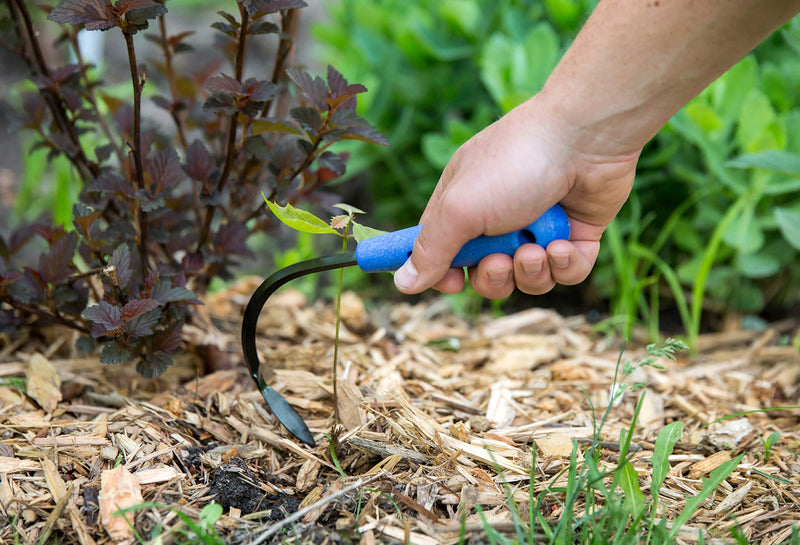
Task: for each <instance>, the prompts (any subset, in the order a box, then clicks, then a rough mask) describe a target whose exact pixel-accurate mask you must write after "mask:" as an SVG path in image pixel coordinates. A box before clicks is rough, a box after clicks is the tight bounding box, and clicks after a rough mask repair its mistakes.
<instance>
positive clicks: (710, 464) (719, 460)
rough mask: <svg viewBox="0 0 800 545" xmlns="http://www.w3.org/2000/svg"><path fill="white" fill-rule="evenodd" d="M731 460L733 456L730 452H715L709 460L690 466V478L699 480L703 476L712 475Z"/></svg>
mask: <svg viewBox="0 0 800 545" xmlns="http://www.w3.org/2000/svg"><path fill="white" fill-rule="evenodd" d="M730 459H731V454H730V452H728V451H725V450H721V451H719V452H715V453H714V454H712V455H711V456H709V457H708V458H705V459H703V460H700V461H699V462H695V463H693V464H692V465H691V466H689V478H690V479H697V478H698V477H700V476H701V475H705V474H707V473H710V472H711V471H713V470H715V469H716V468H718V467H719V466H721V465H722V464H724V463H725V462H727V461H728V460H730Z"/></svg>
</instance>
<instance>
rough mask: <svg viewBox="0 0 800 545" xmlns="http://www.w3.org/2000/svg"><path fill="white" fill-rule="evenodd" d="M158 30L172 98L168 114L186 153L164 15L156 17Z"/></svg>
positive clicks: (186, 147) (184, 135)
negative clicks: (170, 115)
mask: <svg viewBox="0 0 800 545" xmlns="http://www.w3.org/2000/svg"><path fill="white" fill-rule="evenodd" d="M158 28H159V31H160V33H161V47H162V49H163V50H164V64H165V65H166V69H167V81H168V82H169V92H170V98H172V107H171V108H170V114H172V120H173V121H174V122H175V128H176V129H177V131H178V140H179V141H180V143H181V147H182V148H183V150H184V151H186V150H187V149H188V147H189V146H188V145H187V143H186V133H185V132H184V130H183V122H182V121H181V118H180V116H179V115H178V112H176V111H175V108H174V106H175V103H176V101H177V97H178V86H177V84H176V83H175V73H174V72H173V68H172V51H171V50H170V45H169V40H168V36H167V24H166V23H165V22H164V15H160V16H159V17H158Z"/></svg>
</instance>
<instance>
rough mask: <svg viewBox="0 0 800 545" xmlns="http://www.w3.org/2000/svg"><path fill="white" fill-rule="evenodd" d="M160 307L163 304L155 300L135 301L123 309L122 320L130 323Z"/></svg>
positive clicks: (129, 302) (128, 303)
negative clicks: (133, 319) (131, 320)
mask: <svg viewBox="0 0 800 545" xmlns="http://www.w3.org/2000/svg"><path fill="white" fill-rule="evenodd" d="M160 306H161V303H160V302H158V301H156V300H155V299H133V300H131V301H128V302H127V303H126V304H125V306H124V307H122V319H123V320H125V321H128V320H130V319H132V318H135V317H136V316H140V315H142V314H144V313H146V312H150V311H151V310H153V309H155V308H158V307H160Z"/></svg>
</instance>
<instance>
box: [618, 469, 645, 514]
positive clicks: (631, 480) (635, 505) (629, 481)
mask: <svg viewBox="0 0 800 545" xmlns="http://www.w3.org/2000/svg"><path fill="white" fill-rule="evenodd" d="M617 473H618V474H619V486H620V488H622V491H623V492H624V493H625V503H624V505H625V508H626V510H627V511H628V512H629V513H630V515H631V518H633V519H634V520H636V519H637V518H639V515H640V514H641V513H642V511H643V510H644V494H642V489H641V488H639V475H638V474H637V473H636V469H634V467H633V466H632V465H631V464H630V463H626V464H625V465H624V466H622V467H621V468H619V469H618V470H617Z"/></svg>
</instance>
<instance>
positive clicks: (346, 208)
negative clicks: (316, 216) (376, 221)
mask: <svg viewBox="0 0 800 545" xmlns="http://www.w3.org/2000/svg"><path fill="white" fill-rule="evenodd" d="M333 207H334V208H338V209H339V210H344V211H345V212H347V213H348V214H349V215H351V216H352V215H354V214H366V212H364V211H363V210H361V209H360V208H356V207H355V206H350V205H349V204H344V203H341V202H340V203H338V204H334V205H333Z"/></svg>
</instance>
